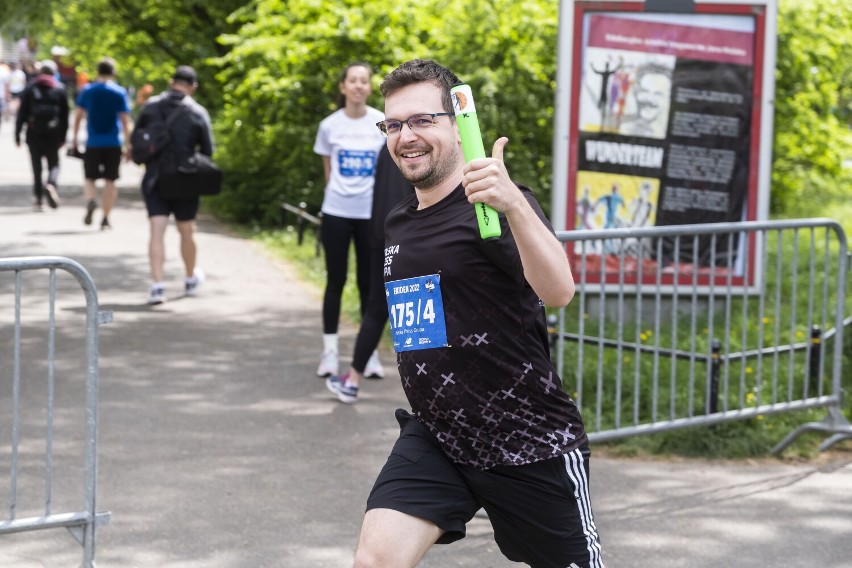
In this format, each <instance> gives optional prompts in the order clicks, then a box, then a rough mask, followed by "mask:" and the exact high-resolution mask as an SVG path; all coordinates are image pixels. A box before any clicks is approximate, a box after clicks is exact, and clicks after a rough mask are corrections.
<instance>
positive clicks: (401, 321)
mask: <svg viewBox="0 0 852 568" xmlns="http://www.w3.org/2000/svg"><path fill="white" fill-rule="evenodd" d="M385 295H386V296H387V300H388V315H389V319H390V326H391V336H392V337H393V348H394V351H396V352H397V353H399V352H401V351H414V350H416V349H435V348H437V347H447V346H448V344H447V324H446V322H445V321H444V302H443V300H442V299H441V276H440V275H439V274H430V275H428V276H417V277H416V278H406V279H405V280H395V281H393V282H386V283H385Z"/></svg>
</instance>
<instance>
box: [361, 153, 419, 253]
mask: <svg viewBox="0 0 852 568" xmlns="http://www.w3.org/2000/svg"><path fill="white" fill-rule="evenodd" d="M413 193H414V187H413V186H412V185H411V183H410V182H409V181H408V180H407V179H405V178H404V177H402V173H401V172H400V171H399V168H398V167H397V165H396V162H394V161H393V158H392V157H391V155H390V152H389V151H388V147H387V144H385V145H383V146H382V149H381V150H380V151H379V157H378V158H376V181H375V183H374V184H373V208H372V213H371V215H370V245H371V246H373V247H374V248H384V246H385V219H386V218H387V216H388V213H389V212H390V210H391V209H393V208H394V206H396V204H397V203H399V202H400V201H402V200H403V199H405V198H406V197H408V196H409V195H411V194H413Z"/></svg>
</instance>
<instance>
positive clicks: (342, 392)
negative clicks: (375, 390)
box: [325, 375, 358, 404]
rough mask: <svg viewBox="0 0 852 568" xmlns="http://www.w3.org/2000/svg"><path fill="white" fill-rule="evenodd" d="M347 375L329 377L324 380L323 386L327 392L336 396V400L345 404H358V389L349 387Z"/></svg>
mask: <svg viewBox="0 0 852 568" xmlns="http://www.w3.org/2000/svg"><path fill="white" fill-rule="evenodd" d="M347 377H348V375H343V376H342V377H338V376H337V375H331V376H330V377H329V378H327V379H326V380H325V386H326V387H328V390H330V391H331V392H333V393H334V394H336V395H337V400H339V401H340V402H343V403H346V404H355V403H356V402H358V387H356V386H355V385H350V384H349V383H348V382H347V381H346V379H347Z"/></svg>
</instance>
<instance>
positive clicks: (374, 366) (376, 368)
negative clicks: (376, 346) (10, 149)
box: [364, 351, 385, 379]
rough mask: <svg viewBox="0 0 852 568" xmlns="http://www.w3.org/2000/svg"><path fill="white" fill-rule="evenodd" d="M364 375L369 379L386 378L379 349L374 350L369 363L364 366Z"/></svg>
mask: <svg viewBox="0 0 852 568" xmlns="http://www.w3.org/2000/svg"><path fill="white" fill-rule="evenodd" d="M364 376H365V377H366V378H368V379H384V378H385V369H384V367H382V362H381V361H379V352H378V351H373V354H372V355H370V358H369V359H368V360H367V365H366V366H365V367H364Z"/></svg>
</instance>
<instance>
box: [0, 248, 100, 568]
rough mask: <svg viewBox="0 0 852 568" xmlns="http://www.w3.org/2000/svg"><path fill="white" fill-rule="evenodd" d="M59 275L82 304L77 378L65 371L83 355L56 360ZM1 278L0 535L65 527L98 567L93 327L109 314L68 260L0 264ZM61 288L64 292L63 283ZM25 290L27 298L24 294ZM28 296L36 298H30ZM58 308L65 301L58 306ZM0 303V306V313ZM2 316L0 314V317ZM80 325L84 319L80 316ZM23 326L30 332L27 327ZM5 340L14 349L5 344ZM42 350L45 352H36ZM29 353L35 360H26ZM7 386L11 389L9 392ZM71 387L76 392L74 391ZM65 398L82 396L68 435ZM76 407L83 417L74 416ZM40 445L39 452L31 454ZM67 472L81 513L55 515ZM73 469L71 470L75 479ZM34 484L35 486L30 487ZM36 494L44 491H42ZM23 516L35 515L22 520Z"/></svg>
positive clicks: (86, 560) (88, 562) (86, 561)
mask: <svg viewBox="0 0 852 568" xmlns="http://www.w3.org/2000/svg"><path fill="white" fill-rule="evenodd" d="M57 270H62V271H64V272H66V273H68V274H70V275H71V276H72V277H73V278H74V279H76V281H77V283H79V285H80V286H81V287H82V289H83V293H84V295H85V299H86V309H85V337H84V338H83V343H84V346H85V357H84V361H82V363H83V364H84V366H85V368H81V369H80V372H79V373H74V372H72V373H68V372H66V371H67V370H68V368H69V367H71V365H73V364H74V362H75V361H77V362H79V361H80V357H79V356H80V353H79V351H80V349H74V348H71V350H70V351H71V353H70V355H71V356H70V357H63V358H62V360H61V361H60V362H59V365H57V354H58V353H60V352H61V353H63V354H64V353H65V352H66V351H67V349H66V345H65V342H64V341H61V342H58V341H57V328H58V326H57V313H58V312H57V274H56V271H57ZM39 271H42V272H39ZM44 271H46V274H45V273H44ZM4 273H11V278H0V294H2V295H3V296H0V297H5V296H7V295H9V294H11V295H12V296H13V297H14V310H13V314H12V323H11V325H10V326H7V325H6V323H5V322H2V325H0V330H5V331H4V333H3V337H2V342H0V346H3V348H4V349H3V350H5V346H7V345H9V344H11V347H12V351H11V355H0V362H6V361H9V360H11V361H12V373H11V377H9V375H8V368H7V366H6V365H3V366H0V403H2V404H3V405H4V407H5V408H9V406H11V409H10V410H11V411H10V412H3V413H2V414H0V429H1V430H2V431H4V432H8V433H9V435H10V438H11V440H10V444H9V445H8V446H7V448H8V454H6V452H5V451H4V452H3V455H2V459H3V461H6V460H8V461H7V463H9V464H10V467H9V471H10V472H11V477H10V480H9V483H10V485H9V487H10V494H9V503H8V511H9V512H8V517H7V518H5V519H4V518H3V517H2V516H0V535H4V534H10V533H18V532H24V531H34V530H40V529H52V528H59V527H65V528H66V529H68V531H69V532H70V533H71V534H72V536H74V538H75V539H76V540H77V541H78V542H79V543H80V544H81V546H82V547H83V564H82V565H83V567H84V568H90V567H93V566H94V565H95V527H96V526H98V525H101V524H105V523H107V522H108V521H109V516H110V513H103V512H102V513H98V512H97V510H96V508H95V498H96V480H97V444H98V326H99V325H100V324H103V323H109V322H110V321H112V312H109V311H100V310H99V306H98V298H97V292H96V289H95V285H94V282H93V281H92V279H91V277H90V276H89V274H88V272H86V270H85V269H84V268H83V267H82V266H81V265H80V264H78V263H77V262H75V261H73V260H70V259H67V258H61V257H32V258H6V259H0V277H3V276H4ZM45 277H46V278H45ZM44 280H47V282H46V283H45V281H44ZM25 283H26V286H25ZM61 283H63V284H64V281H62V282H61ZM45 284H46V286H45ZM25 288H26V292H27V294H25V293H24V292H25ZM45 288H46V293H45ZM64 290H65V288H64V287H63V292H64ZM30 291H33V293H32V294H30ZM62 300H64V295H63V296H62V297H61V298H60V301H62ZM3 303H4V302H0V307H2V304H3ZM45 307H46V308H47V309H46V310H45V309H44V308H45ZM45 312H46V314H45ZM62 312H64V313H62ZM62 312H59V313H60V315H63V316H64V315H65V313H73V309H68V310H63V311H62ZM7 313H8V312H4V313H3V315H4V317H5V315H6V314H7ZM45 318H46V319H45ZM78 319H79V320H82V319H83V318H82V316H78ZM25 320H26V321H27V322H30V323H31V324H32V325H26V326H25V325H24V321H25ZM60 329H63V328H60ZM63 330H64V329H63ZM9 332H11V337H10V338H9V339H10V340H11V341H8V342H7V337H6V336H7V335H8V334H9ZM79 332H80V329H79V327H77V328H76V329H73V330H69V331H68V332H67V333H66V334H67V335H71V336H73V335H74V334H78V335H79ZM45 343H46V347H47V348H46V352H45V351H41V348H42V347H43V346H44V344H45ZM69 343H70V341H69ZM28 353H29V354H33V353H35V355H34V356H32V357H30V358H27V354H28ZM42 353H43V354H44V355H42ZM35 359H37V360H35ZM82 366H83V365H81V367H82ZM45 374H46V376H45ZM77 375H82V376H83V377H84V378H85V383H84V384H83V385H82V386H80V385H79V383H80V381H77V380H75V379H77V378H78V376H77ZM9 383H11V388H8V387H9ZM75 386H77V387H78V388H76V389H75ZM66 391H73V392H78V391H79V394H80V395H81V396H82V398H83V400H79V403H80V404H76V403H73V405H74V406H76V407H77V408H76V411H77V412H79V418H80V422H79V426H80V428H66V427H68V426H74V425H73V424H72V423H71V420H69V418H68V417H69V416H71V415H73V413H74V410H73V409H72V410H69V409H66V408H64V407H63V406H62V405H61V404H60V401H64V400H67V398H68V395H67V394H66ZM81 406H82V407H83V408H82V409H81V408H79V407H81ZM42 441H43V443H44V450H43V452H40V451H36V448H37V446H38V445H40V443H41V442H42ZM39 455H40V456H41V457H38V456H39ZM79 458H82V462H83V463H82V472H80V471H79V470H80V468H79V465H77V466H74V465H73V464H74V463H79V462H77V460H78V459H79ZM39 462H41V463H39ZM66 464H70V467H69V468H68V469H67V470H66V469H63V470H62V471H63V472H65V471H68V473H69V477H78V476H79V477H81V479H82V485H83V487H82V507H81V508H80V509H79V510H74V511H71V512H56V511H54V509H55V508H58V505H57V503H59V502H60V501H63V502H64V501H65V500H67V497H66V496H65V494H64V493H60V492H59V491H54V490H55V488H56V487H60V488H62V489H65V487H66V486H67V485H69V482H68V480H67V479H65V478H64V476H60V475H57V471H58V468H59V467H60V465H61V466H65V465H66ZM72 468H73V469H75V470H76V471H75V472H73V474H72V472H71V471H70V469H72ZM35 477H38V478H39V479H36V480H34V479H33V478H35ZM37 486H41V487H42V488H43V489H42V490H40V491H39V490H38V489H36V487H37ZM36 493H41V494H42V497H41V500H40V503H37V502H36V498H35V497H34V498H33V499H29V497H30V496H31V495H33V494H36ZM73 493H76V490H74V491H73ZM72 498H73V495H72ZM74 499H75V500H76V498H74ZM74 507H76V506H75V505H70V506H69V508H72V509H73V508H74ZM24 511H26V512H27V513H29V512H30V511H32V512H34V513H37V514H34V515H33V516H27V517H23V518H21V517H22V512H24Z"/></svg>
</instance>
